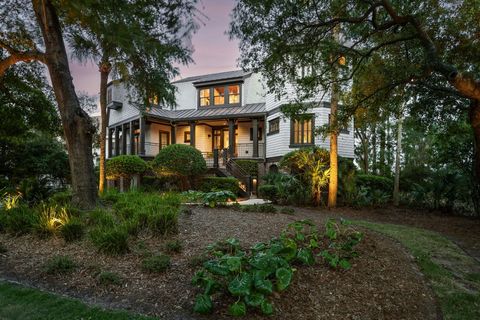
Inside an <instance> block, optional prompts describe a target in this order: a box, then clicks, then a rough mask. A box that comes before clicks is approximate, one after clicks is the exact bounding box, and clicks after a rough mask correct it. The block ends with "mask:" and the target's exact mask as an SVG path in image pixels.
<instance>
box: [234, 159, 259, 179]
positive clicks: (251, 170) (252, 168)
mask: <svg viewBox="0 0 480 320" xmlns="http://www.w3.org/2000/svg"><path fill="white" fill-rule="evenodd" d="M235 162H236V163H237V165H238V166H239V167H240V168H242V169H243V171H245V172H246V173H247V174H249V175H250V176H252V177H258V162H257V161H255V160H235Z"/></svg>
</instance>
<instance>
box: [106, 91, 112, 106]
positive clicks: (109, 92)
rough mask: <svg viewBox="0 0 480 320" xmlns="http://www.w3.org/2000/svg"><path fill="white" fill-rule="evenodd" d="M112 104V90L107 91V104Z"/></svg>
mask: <svg viewBox="0 0 480 320" xmlns="http://www.w3.org/2000/svg"><path fill="white" fill-rule="evenodd" d="M110 102H112V88H108V89H107V104H109V103H110Z"/></svg>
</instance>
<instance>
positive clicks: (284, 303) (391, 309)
mask: <svg viewBox="0 0 480 320" xmlns="http://www.w3.org/2000/svg"><path fill="white" fill-rule="evenodd" d="M192 212H193V213H192V214H191V215H183V216H181V218H180V222H179V226H180V227H179V233H178V235H177V236H176V237H175V238H177V239H179V240H180V241H181V242H182V244H183V248H184V249H183V251H182V252H181V253H178V254H175V255H173V256H172V266H171V268H170V269H169V270H168V271H166V272H165V273H163V274H151V273H147V272H144V271H142V268H141V261H142V254H141V253H142V251H144V247H147V248H148V249H149V250H151V251H152V252H161V251H162V249H163V248H164V243H165V241H166V240H165V239H159V238H153V237H147V236H145V237H143V238H142V237H141V239H136V240H134V241H132V243H131V248H132V250H131V252H130V253H128V254H126V255H123V256H108V255H104V254H101V253H98V252H97V251H96V250H95V248H93V247H92V246H91V244H90V243H89V241H88V239H85V240H83V241H81V242H77V243H72V244H66V243H65V242H64V241H63V240H61V239H55V238H51V239H39V238H38V237H35V236H32V235H27V236H21V237H17V238H15V237H11V236H8V235H5V234H1V235H0V243H2V244H3V245H4V246H5V247H6V248H7V249H8V251H7V253H5V254H0V278H3V279H8V280H14V281H18V282H21V283H23V284H26V285H29V286H33V287H36V288H41V289H44V290H47V291H51V292H56V293H60V294H63V295H66V296H70V297H76V298H79V299H81V300H82V301H84V302H86V303H89V304H97V305H101V306H103V307H107V308H121V309H126V310H130V311H132V312H135V313H141V314H146V315H152V316H157V317H159V318H162V319H227V318H230V317H229V316H228V315H227V314H226V305H227V304H228V303H230V302H231V301H226V300H221V301H214V304H215V313H214V314H213V315H210V316H199V315H196V314H194V313H193V312H192V308H193V301H194V298H195V295H196V294H197V293H198V290H197V289H196V288H194V287H193V286H192V285H191V284H190V281H191V278H192V276H193V274H194V272H195V270H196V267H194V266H192V258H194V257H196V256H198V255H200V254H201V253H202V252H203V250H204V248H205V247H206V246H207V245H208V244H210V243H212V242H214V241H217V240H224V239H226V238H229V237H236V238H238V239H240V241H241V243H242V245H244V246H249V245H252V244H254V243H256V242H258V241H268V240H269V239H270V238H271V237H273V236H277V235H278V234H279V233H280V232H281V230H282V229H283V228H285V226H286V225H287V224H288V223H290V222H293V221H295V220H299V219H304V218H310V219H313V220H314V221H315V222H316V223H317V224H318V225H319V227H322V226H323V223H324V222H325V216H324V215H321V214H319V213H315V212H312V211H309V210H302V211H299V212H297V213H296V214H295V215H284V214H261V213H244V212H238V211H233V210H227V209H207V208H195V209H193V211H192ZM357 249H358V251H359V253H360V257H359V258H356V259H355V260H353V266H352V269H351V270H348V271H340V270H337V271H335V270H331V269H329V268H328V267H326V266H324V265H316V266H314V267H300V268H299V269H298V271H297V272H296V273H295V275H294V280H293V283H292V285H291V286H290V287H289V288H288V289H287V290H286V291H285V292H282V293H281V294H274V296H272V302H273V304H274V307H275V315H274V316H273V317H270V319H272V318H273V319H298V320H303V319H437V318H438V317H439V316H438V311H437V307H436V306H437V304H436V302H435V299H434V297H433V294H432V292H431V290H430V288H429V287H428V285H427V284H426V280H425V279H424V278H423V276H422V275H421V273H420V272H419V270H418V268H417V266H416V265H415V264H414V261H413V258H412V257H411V256H410V255H409V254H407V253H406V252H405V250H404V249H403V248H402V247H401V246H400V245H398V244H397V243H395V242H394V241H392V240H390V239H388V238H385V237H383V236H381V235H378V234H376V233H373V232H368V231H366V236H365V238H364V240H363V242H362V243H361V244H360V245H359V246H358V248H357ZM55 255H68V256H70V257H71V258H73V260H74V261H75V262H76V263H77V265H78V267H77V269H76V270H75V272H73V273H71V274H66V275H48V274H46V273H45V272H44V270H43V266H44V264H45V262H46V261H47V260H48V259H49V258H51V257H53V256H55ZM99 271H109V272H115V273H117V274H118V275H120V276H121V277H122V279H123V283H122V285H121V286H115V285H101V284H99V281H98V279H97V275H98V272H99ZM263 318H265V317H263V316H262V315H261V314H259V313H249V314H248V315H247V317H246V319H263Z"/></svg>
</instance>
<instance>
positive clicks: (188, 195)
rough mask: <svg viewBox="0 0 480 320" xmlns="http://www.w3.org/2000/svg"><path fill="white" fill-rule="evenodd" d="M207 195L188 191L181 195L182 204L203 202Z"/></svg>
mask: <svg viewBox="0 0 480 320" xmlns="http://www.w3.org/2000/svg"><path fill="white" fill-rule="evenodd" d="M204 195H205V193H204V192H201V191H195V190H188V191H184V192H182V194H181V197H182V202H184V203H185V202H186V203H197V202H202V199H203V196H204Z"/></svg>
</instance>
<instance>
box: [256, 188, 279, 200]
mask: <svg viewBox="0 0 480 320" xmlns="http://www.w3.org/2000/svg"><path fill="white" fill-rule="evenodd" d="M258 195H259V196H260V197H262V198H263V199H267V200H270V201H272V202H273V203H277V201H278V187H277V186H276V185H272V184H262V185H260V186H259V187H258Z"/></svg>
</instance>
